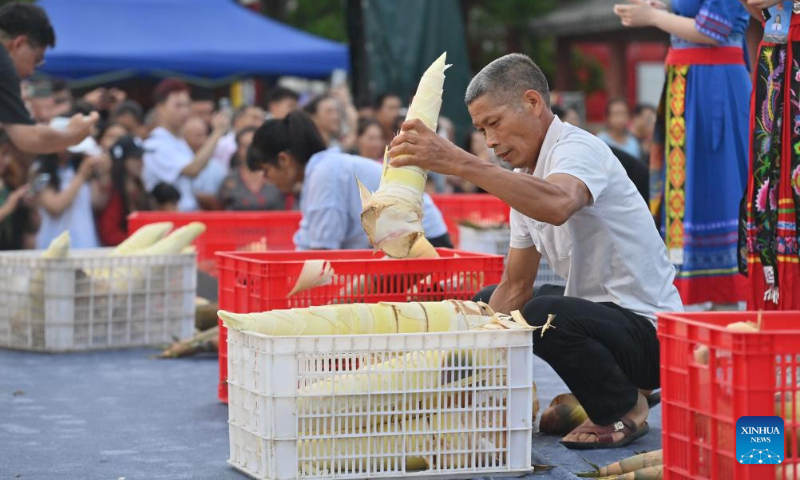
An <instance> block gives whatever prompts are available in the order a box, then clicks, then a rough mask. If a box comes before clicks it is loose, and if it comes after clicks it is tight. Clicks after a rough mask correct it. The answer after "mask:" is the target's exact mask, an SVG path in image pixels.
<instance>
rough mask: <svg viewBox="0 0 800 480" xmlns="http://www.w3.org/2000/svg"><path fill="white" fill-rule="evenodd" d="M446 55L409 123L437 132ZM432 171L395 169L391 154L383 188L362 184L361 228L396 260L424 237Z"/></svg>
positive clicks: (427, 76) (423, 87)
mask: <svg viewBox="0 0 800 480" xmlns="http://www.w3.org/2000/svg"><path fill="white" fill-rule="evenodd" d="M446 55H447V54H446V53H443V54H442V55H441V56H440V57H439V58H438V59H436V61H434V62H433V64H431V66H430V67H428V69H427V70H426V71H425V73H424V74H423V75H422V78H421V79H420V82H419V86H418V87H417V93H416V95H414V99H413V100H412V102H411V106H410V107H409V108H408V114H407V115H406V120H411V119H419V120H421V121H422V122H423V123H424V124H425V126H427V127H428V128H430V129H431V130H433V131H436V125H437V122H438V118H439V109H440V107H441V106H442V89H443V88H444V71H445V69H447V67H448V65H445V58H446ZM427 175H428V172H427V171H425V170H423V169H421V168H419V167H413V166H406V167H392V166H390V165H389V157H388V153H384V157H383V174H382V175H381V183H380V187H378V190H377V191H376V192H375V193H370V192H369V190H367V189H366V187H365V186H364V185H362V184H361V182H358V186H359V190H360V192H361V203H362V206H363V211H362V213H361V225H362V226H363V227H364V231H365V232H366V233H367V237H369V240H370V243H372V245H373V246H375V248H377V249H380V250H381V251H383V252H384V253H385V254H386V255H388V256H390V257H393V258H406V257H408V256H409V253H410V252H411V250H412V248H413V246H414V243H415V242H417V240H419V239H420V238H421V237H423V236H424V230H423V228H422V194H423V192H424V191H425V183H426V180H427Z"/></svg>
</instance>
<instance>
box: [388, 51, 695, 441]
mask: <svg viewBox="0 0 800 480" xmlns="http://www.w3.org/2000/svg"><path fill="white" fill-rule="evenodd" d="M465 102H466V104H467V108H468V109H469V112H470V115H471V116H472V120H473V123H474V125H475V127H476V128H477V129H478V131H480V132H481V133H482V134H483V135H484V137H485V138H486V142H487V144H488V146H489V147H491V148H492V149H494V151H495V153H496V154H497V155H498V156H499V157H500V158H501V159H502V160H505V161H506V162H508V163H509V164H511V165H512V166H513V167H514V171H508V170H504V169H503V168H502V167H500V166H498V165H495V164H492V163H489V162H487V161H485V160H481V159H479V158H478V157H475V156H473V155H471V154H469V153H467V152H465V151H463V150H461V149H460V148H458V147H456V146H455V145H453V144H452V143H450V142H449V141H447V140H445V139H442V138H441V137H440V136H438V135H436V134H435V132H432V131H431V130H430V129H428V128H427V127H425V125H424V124H423V123H422V122H420V121H418V120H410V121H407V122H405V123H404V124H403V128H402V132H401V133H400V135H398V136H397V137H395V139H394V140H393V141H392V144H391V146H392V149H391V151H390V152H389V155H390V157H391V158H392V164H393V165H396V166H402V165H417V166H420V167H422V168H425V169H428V170H433V171H435V172H439V173H443V174H448V175H456V176H459V177H461V178H463V179H465V180H467V181H469V182H471V183H474V184H475V185H477V186H479V187H480V188H482V189H484V190H486V191H487V192H489V193H491V194H493V195H496V196H497V197H499V198H500V199H502V200H503V201H505V202H506V203H508V204H509V205H510V206H511V240H510V249H509V254H508V266H507V268H506V271H505V273H504V275H503V278H502V280H501V282H500V284H499V285H498V286H496V287H495V288H493V289H487V290H485V291H484V292H482V295H483V298H484V299H486V298H487V297H488V300H489V305H491V306H492V308H494V309H495V310H496V311H499V312H504V313H510V312H511V311H514V310H520V311H522V314H523V316H524V317H525V319H526V320H527V321H528V323H530V324H531V325H533V326H535V327H543V326H545V325H546V326H547V327H548V328H544V329H542V334H541V335H540V334H538V333H537V334H536V335H534V340H533V341H534V352H535V353H536V354H537V355H538V356H539V357H541V358H542V359H544V360H545V361H547V362H548V363H549V364H550V365H551V366H552V367H553V369H554V370H555V371H556V372H557V373H558V374H559V376H561V378H562V379H563V380H564V382H565V383H566V384H567V386H568V387H569V388H570V390H571V391H572V393H573V394H574V395H575V397H577V399H578V400H579V401H580V403H581V405H583V407H584V408H585V410H586V413H587V414H588V416H589V420H587V421H586V422H585V423H584V424H583V425H581V426H579V427H577V428H576V429H575V430H573V431H572V432H571V433H569V434H568V435H567V436H565V437H564V438H563V439H562V441H561V443H562V444H563V445H565V446H567V447H569V448H576V449H589V448H613V447H620V446H623V445H627V444H628V443H630V442H632V441H633V440H635V439H637V438H639V437H641V436H642V435H644V434H646V433H647V431H648V427H647V422H646V420H647V416H648V411H649V409H648V396H649V395H650V393H651V392H652V390H654V389H656V388H658V387H659V343H658V338H657V336H656V328H655V320H656V312H670V311H680V310H682V308H683V307H682V304H681V299H680V297H679V295H678V291H677V289H676V288H675V287H674V285H673V279H674V276H675V270H674V268H673V267H672V264H671V263H670V262H669V260H668V258H667V252H666V248H665V246H664V243H663V241H662V240H661V237H660V236H659V234H658V231H657V230H656V227H655V224H654V222H653V219H652V217H651V216H650V213H649V210H648V208H647V205H646V204H645V201H644V199H643V198H642V196H641V195H640V194H639V192H638V191H637V190H636V187H634V185H633V183H632V182H631V181H630V179H629V178H628V176H627V175H626V173H625V170H624V169H623V167H622V165H620V162H619V161H618V160H617V159H616V158H615V157H614V155H613V154H612V153H611V150H610V149H609V148H608V146H606V144H605V143H603V141H602V140H600V139H598V138H597V137H595V136H593V135H591V134H590V133H588V132H586V131H584V130H581V129H579V128H577V127H573V126H571V125H569V124H564V123H562V122H561V121H560V120H559V119H558V117H556V116H554V115H553V113H552V112H551V110H550V93H549V88H548V85H547V81H546V79H545V78H544V75H543V74H542V72H541V70H540V69H539V67H538V66H537V65H536V64H535V63H534V62H533V61H532V60H531V59H530V58H528V57H527V56H525V55H521V54H510V55H506V56H504V57H501V58H499V59H497V60H495V61H493V62H492V63H490V64H489V65H487V66H486V67H485V68H484V69H483V70H481V72H480V73H478V75H476V76H475V77H474V78H473V80H472V81H471V82H470V85H469V87H468V88H467V92H466V95H465ZM401 155H403V157H401ZM405 155H408V156H407V157H406V156H405ZM542 257H544V258H545V259H546V260H547V263H548V264H550V265H551V266H552V267H553V268H554V270H555V271H556V272H557V273H558V274H559V275H560V276H562V277H563V278H565V279H566V288H565V291H564V292H563V294H558V293H555V292H554V291H553V290H554V289H548V290H549V292H542V291H539V292H536V294H534V293H533V292H532V290H533V288H532V287H533V283H534V279H535V278H536V272H537V270H538V268H539V261H540V259H541V258H542ZM540 290H543V289H540ZM479 296H480V295H479ZM550 327H552V328H550Z"/></svg>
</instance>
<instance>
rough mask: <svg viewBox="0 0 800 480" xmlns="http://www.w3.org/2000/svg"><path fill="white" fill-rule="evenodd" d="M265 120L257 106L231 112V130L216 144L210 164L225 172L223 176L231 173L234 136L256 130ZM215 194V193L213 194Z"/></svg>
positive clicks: (234, 143)
mask: <svg viewBox="0 0 800 480" xmlns="http://www.w3.org/2000/svg"><path fill="white" fill-rule="evenodd" d="M264 120H266V114H265V113H264V109H263V108H261V107H259V106H258V105H242V106H241V107H239V108H237V109H236V111H235V112H233V117H232V120H231V123H232V125H233V128H231V129H230V131H229V132H228V133H226V134H225V136H224V137H222V138H220V139H219V142H217V148H215V149H214V155H212V156H211V162H209V163H215V162H216V163H217V164H219V166H220V167H222V168H223V169H224V170H225V175H227V174H228V173H230V171H231V157H233V154H234V153H236V150H237V146H236V135H238V134H239V132H241V131H242V130H244V129H247V128H258V127H260V126H261V124H262V123H264ZM214 193H216V192H214Z"/></svg>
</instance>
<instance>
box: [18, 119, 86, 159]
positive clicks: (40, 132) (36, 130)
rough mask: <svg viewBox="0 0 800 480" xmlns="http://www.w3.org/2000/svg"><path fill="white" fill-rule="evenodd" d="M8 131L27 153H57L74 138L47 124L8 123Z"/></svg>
mask: <svg viewBox="0 0 800 480" xmlns="http://www.w3.org/2000/svg"><path fill="white" fill-rule="evenodd" d="M4 128H5V130H6V132H7V133H8V137H9V138H10V139H11V143H13V144H14V146H15V147H17V148H18V149H19V150H21V151H23V152H27V153H36V154H44V153H55V152H60V151H62V150H66V149H67V147H70V146H71V145H72V144H73V140H74V139H73V138H72V136H71V135H69V134H67V133H66V132H64V131H62V130H56V129H54V128H50V127H48V126H46V125H6V126H5V127H4Z"/></svg>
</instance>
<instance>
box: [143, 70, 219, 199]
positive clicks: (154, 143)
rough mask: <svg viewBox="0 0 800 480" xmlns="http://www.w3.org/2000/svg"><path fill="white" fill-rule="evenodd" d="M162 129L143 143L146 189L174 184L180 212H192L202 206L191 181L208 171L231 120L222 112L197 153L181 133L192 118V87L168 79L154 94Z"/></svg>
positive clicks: (215, 118) (156, 129)
mask: <svg viewBox="0 0 800 480" xmlns="http://www.w3.org/2000/svg"><path fill="white" fill-rule="evenodd" d="M154 100H155V103H156V110H157V113H158V120H159V126H158V127H156V128H155V129H154V130H153V131H152V133H150V136H149V137H148V138H147V140H145V141H144V148H145V152H146V153H145V155H144V173H143V175H142V177H143V180H144V185H145V188H147V190H152V189H153V187H155V186H156V184H158V183H159V182H164V183H168V184H170V185H173V186H174V187H175V188H177V189H178V191H179V192H180V194H181V199H180V202H179V203H178V210H180V211H182V212H191V211H194V210H197V209H198V207H199V205H198V203H197V199H196V198H195V195H194V192H193V186H192V179H194V178H196V177H197V176H198V175H200V173H201V172H202V171H203V170H204V169H205V167H206V165H207V164H208V161H209V160H210V159H211V155H212V154H213V153H214V148H215V147H216V145H217V141H219V139H220V138H222V136H223V135H225V133H226V132H227V131H228V128H229V126H230V119H229V118H228V116H227V114H226V113H224V112H220V113H217V114H215V115H214V117H213V120H212V126H213V130H212V132H211V134H210V135H209V137H208V139H207V140H206V142H205V143H204V144H203V146H202V147H201V148H200V149H199V150H198V151H197V152H196V153H195V152H193V151H192V149H191V147H190V146H189V144H188V143H186V140H184V139H183V138H182V137H181V130H182V128H183V126H184V124H185V123H186V121H187V120H188V119H189V116H190V113H191V111H190V104H191V99H190V98H189V87H188V86H187V85H186V84H185V83H183V82H181V81H180V80H175V79H167V80H164V81H162V82H161V83H159V84H158V86H157V87H156V89H155V92H154Z"/></svg>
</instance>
